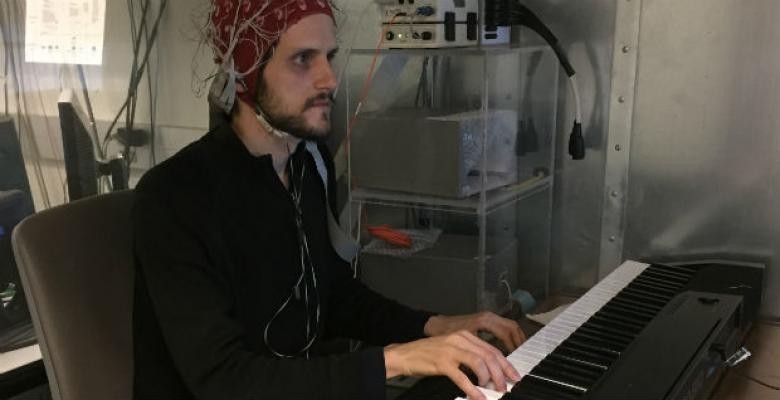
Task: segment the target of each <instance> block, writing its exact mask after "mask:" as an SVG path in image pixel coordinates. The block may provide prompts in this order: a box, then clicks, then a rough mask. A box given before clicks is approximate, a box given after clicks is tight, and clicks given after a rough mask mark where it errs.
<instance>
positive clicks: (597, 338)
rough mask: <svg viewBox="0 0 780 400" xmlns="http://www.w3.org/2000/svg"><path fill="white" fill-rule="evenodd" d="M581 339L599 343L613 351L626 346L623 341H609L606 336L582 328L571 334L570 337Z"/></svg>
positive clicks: (595, 343) (620, 349)
mask: <svg viewBox="0 0 780 400" xmlns="http://www.w3.org/2000/svg"><path fill="white" fill-rule="evenodd" d="M575 338H576V339H579V340H584V341H587V342H589V343H592V344H594V345H598V346H601V347H604V348H607V349H610V350H612V351H616V352H620V351H622V350H623V349H625V348H626V346H625V345H623V344H621V343H616V342H614V341H609V340H608V339H605V338H604V337H600V336H598V335H593V334H590V333H587V332H582V331H581V330H579V329H578V330H577V331H575V332H574V333H572V334H571V336H569V339H575Z"/></svg>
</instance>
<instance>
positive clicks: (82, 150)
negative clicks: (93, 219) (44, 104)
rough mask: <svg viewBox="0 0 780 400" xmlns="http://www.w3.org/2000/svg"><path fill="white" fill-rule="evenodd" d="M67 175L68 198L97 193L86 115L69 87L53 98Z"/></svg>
mask: <svg viewBox="0 0 780 400" xmlns="http://www.w3.org/2000/svg"><path fill="white" fill-rule="evenodd" d="M57 108H58V109H59V112H60V128H61V129H62V148H63V150H64V153H65V172H66V174H67V178H68V198H69V199H70V200H71V201H73V200H78V199H81V198H83V197H88V196H94V195H96V194H98V178H99V175H98V164H97V160H96V159H95V146H96V144H95V143H94V142H93V140H92V138H91V137H90V135H89V131H88V130H87V123H86V121H87V120H86V118H84V113H83V112H82V111H81V109H80V107H79V106H78V103H77V100H76V99H75V98H74V96H73V92H72V91H71V90H64V91H63V92H62V93H61V94H60V99H59V100H58V102H57Z"/></svg>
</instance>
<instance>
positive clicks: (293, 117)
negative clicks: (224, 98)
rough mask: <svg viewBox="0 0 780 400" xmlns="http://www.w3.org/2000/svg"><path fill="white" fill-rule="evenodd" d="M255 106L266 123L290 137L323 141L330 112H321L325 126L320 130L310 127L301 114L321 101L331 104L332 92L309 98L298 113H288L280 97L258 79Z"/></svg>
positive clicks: (263, 81) (327, 127) (326, 134)
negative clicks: (263, 115)
mask: <svg viewBox="0 0 780 400" xmlns="http://www.w3.org/2000/svg"><path fill="white" fill-rule="evenodd" d="M259 81H260V82H259V84H258V98H257V105H258V106H259V107H260V110H261V111H262V112H263V114H265V117H266V119H267V120H268V123H270V124H271V126H273V127H274V128H276V129H278V130H280V131H283V132H287V133H289V134H290V135H292V136H294V137H296V138H298V139H302V140H318V141H321V140H324V139H326V138H327V137H328V134H330V128H331V127H330V112H328V111H322V116H321V117H322V119H323V120H324V121H325V122H326V124H325V126H324V127H322V128H320V127H316V126H312V125H311V124H309V123H308V122H307V121H306V118H305V117H304V116H303V113H304V112H306V111H307V110H309V109H310V108H313V107H314V104H315V103H317V102H321V101H323V100H326V101H329V102H330V103H331V104H333V92H328V93H320V94H319V95H317V96H314V97H312V98H309V99H307V100H306V102H305V103H304V104H303V108H302V109H301V110H300V111H299V112H297V113H296V112H294V111H290V110H289V108H288V107H285V106H284V104H283V103H282V100H281V97H280V96H279V95H278V94H277V93H275V92H274V91H273V90H271V89H270V87H269V86H268V85H267V84H266V82H265V79H263V78H261V79H259Z"/></svg>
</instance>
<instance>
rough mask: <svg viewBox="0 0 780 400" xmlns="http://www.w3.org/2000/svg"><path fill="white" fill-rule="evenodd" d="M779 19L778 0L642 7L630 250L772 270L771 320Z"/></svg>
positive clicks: (778, 312) (772, 307)
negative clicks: (743, 260)
mask: <svg viewBox="0 0 780 400" xmlns="http://www.w3.org/2000/svg"><path fill="white" fill-rule="evenodd" d="M779 17H780V2H777V1H775V0H753V1H749V2H746V1H740V0H688V1H676V0H644V1H643V3H642V10H641V32H640V43H639V48H638V50H639V65H638V70H637V71H638V76H637V86H636V105H635V110H634V124H633V132H632V139H631V140H632V142H631V162H630V173H629V176H630V180H629V194H628V199H627V202H626V210H625V213H626V216H627V220H626V228H625V229H626V230H625V237H624V239H625V240H624V248H623V256H624V257H625V258H654V257H668V256H674V255H678V256H685V257H689V258H696V257H708V256H709V257H712V256H714V257H719V256H732V257H747V258H749V259H750V260H753V261H764V262H768V263H769V266H768V269H767V272H768V277H767V286H766V296H765V299H764V308H763V313H764V314H768V315H771V316H774V317H778V316H780V275H778V273H777V267H776V266H775V265H774V264H775V263H776V262H777V257H778V251H779V250H780V248H779V246H780V235H779V234H778V233H779V232H778V230H779V229H780V219H779V218H778V217H780V215H779V214H780V192H779V191H778V190H779V189H780V186H779V185H780V157H778V155H779V154H778V153H779V152H780V112H778V111H780V24H777V21H778V18H779ZM605 210H606V208H605Z"/></svg>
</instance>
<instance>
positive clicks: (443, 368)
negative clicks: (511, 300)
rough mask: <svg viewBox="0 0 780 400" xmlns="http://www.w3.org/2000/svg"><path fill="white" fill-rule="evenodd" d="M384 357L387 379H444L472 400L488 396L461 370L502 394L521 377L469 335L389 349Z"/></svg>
mask: <svg viewBox="0 0 780 400" xmlns="http://www.w3.org/2000/svg"><path fill="white" fill-rule="evenodd" d="M384 353H385V370H386V371H387V378H388V379H389V378H392V377H394V376H398V375H406V376H433V375H445V376H447V377H448V378H450V379H451V380H452V381H453V382H454V383H455V384H456V385H457V386H458V387H459V388H460V389H461V390H463V392H464V393H466V395H467V396H468V398H469V399H472V400H483V399H485V396H484V395H483V394H482V393H481V392H480V391H479V390H478V389H477V388H476V387H475V386H474V385H473V384H472V383H471V381H469V378H468V377H467V376H466V374H464V373H463V371H461V370H460V366H465V367H466V368H468V369H469V370H471V371H472V372H474V374H475V375H476V376H477V378H478V380H479V385H480V386H485V385H487V383H488V382H493V384H494V385H495V388H496V390H498V391H500V392H505V391H506V388H507V387H506V381H507V378H509V380H511V381H515V382H516V381H518V380H519V379H520V374H519V373H518V372H517V370H515V368H514V367H512V364H510V363H509V361H507V360H506V358H504V356H503V355H502V354H501V352H499V351H498V350H497V349H496V348H495V347H493V346H491V345H489V344H487V343H486V342H484V341H483V340H482V339H480V338H478V337H476V336H475V335H474V334H472V333H471V332H467V331H459V332H455V333H450V334H447V335H443V336H436V337H431V338H426V339H421V340H417V341H414V342H410V343H405V344H397V345H390V346H387V347H385V350H384Z"/></svg>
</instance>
